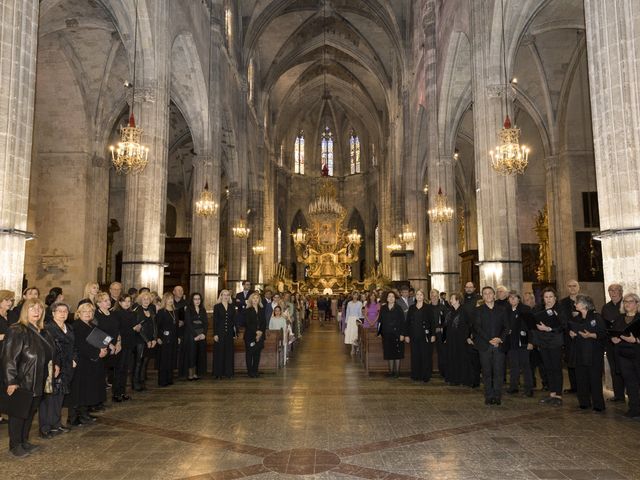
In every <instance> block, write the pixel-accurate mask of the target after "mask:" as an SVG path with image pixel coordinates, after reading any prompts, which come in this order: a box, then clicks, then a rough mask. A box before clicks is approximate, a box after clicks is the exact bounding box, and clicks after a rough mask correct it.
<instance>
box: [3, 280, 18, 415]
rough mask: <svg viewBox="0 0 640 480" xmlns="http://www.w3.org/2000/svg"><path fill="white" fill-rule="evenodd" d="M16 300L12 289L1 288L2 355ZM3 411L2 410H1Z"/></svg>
mask: <svg viewBox="0 0 640 480" xmlns="http://www.w3.org/2000/svg"><path fill="white" fill-rule="evenodd" d="M14 301H15V295H14V294H13V292H12V291H11V290H0V356H1V355H2V344H3V343H4V339H5V336H6V335H7V332H8V331H9V314H10V312H11V307H12V306H13V302H14ZM0 358H1V357H0ZM0 388H4V381H3V379H2V376H0ZM1 413H2V410H0V414H1ZM4 424H6V420H5V419H4V418H2V416H1V415H0V425H4Z"/></svg>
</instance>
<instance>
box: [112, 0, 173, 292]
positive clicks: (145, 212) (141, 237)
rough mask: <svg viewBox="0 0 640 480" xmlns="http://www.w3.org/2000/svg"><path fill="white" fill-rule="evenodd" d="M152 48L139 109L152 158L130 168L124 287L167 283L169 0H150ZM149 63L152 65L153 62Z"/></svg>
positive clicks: (140, 76)
mask: <svg viewBox="0 0 640 480" xmlns="http://www.w3.org/2000/svg"><path fill="white" fill-rule="evenodd" d="M147 9H148V14H149V18H148V20H149V26H150V29H151V31H150V32H148V31H147V30H141V33H139V35H138V38H140V37H141V36H143V35H144V34H145V33H146V34H152V35H153V43H152V47H151V48H152V49H153V50H152V51H151V52H148V51H141V52H139V56H138V60H140V61H139V62H138V68H139V70H138V73H137V80H136V81H137V83H138V85H136V86H135V87H134V88H136V94H135V101H136V103H135V105H134V112H135V115H136V123H137V124H138V125H139V126H140V127H142V128H143V129H144V132H143V134H142V143H143V144H145V145H146V146H148V147H149V164H148V165H147V167H146V168H145V169H144V171H142V172H141V173H138V174H128V175H127V180H126V199H125V211H124V245H123V251H122V281H123V283H124V286H125V288H129V287H136V288H139V287H149V288H150V289H151V290H152V291H154V290H155V291H157V292H158V293H161V292H162V289H163V285H164V245H165V236H166V232H165V214H166V213H165V212H166V208H167V163H168V133H169V108H168V106H169V75H168V67H169V51H170V49H169V38H168V32H169V28H168V25H167V22H168V13H169V12H168V7H167V0H156V1H154V2H150V3H148V4H147ZM149 64H150V65H149Z"/></svg>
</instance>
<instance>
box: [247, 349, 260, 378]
mask: <svg viewBox="0 0 640 480" xmlns="http://www.w3.org/2000/svg"><path fill="white" fill-rule="evenodd" d="M245 349H246V353H245V358H246V360H247V373H248V374H249V376H250V377H251V376H256V375H258V367H259V366H260V353H261V352H262V346H259V345H254V346H253V347H250V346H249V345H248V344H246V345H245Z"/></svg>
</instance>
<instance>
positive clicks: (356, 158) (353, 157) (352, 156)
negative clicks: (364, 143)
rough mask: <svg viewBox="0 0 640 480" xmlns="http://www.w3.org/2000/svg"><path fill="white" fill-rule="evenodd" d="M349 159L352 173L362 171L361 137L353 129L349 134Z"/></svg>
mask: <svg viewBox="0 0 640 480" xmlns="http://www.w3.org/2000/svg"><path fill="white" fill-rule="evenodd" d="M349 160H350V164H351V174H352V175H353V174H354V173H360V139H359V138H358V135H356V133H355V132H353V131H352V132H351V135H349Z"/></svg>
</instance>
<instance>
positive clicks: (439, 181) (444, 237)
mask: <svg viewBox="0 0 640 480" xmlns="http://www.w3.org/2000/svg"><path fill="white" fill-rule="evenodd" d="M428 177H429V208H434V207H435V205H436V198H437V195H438V190H439V189H440V188H441V189H442V192H443V193H444V194H445V195H447V203H448V206H449V207H451V208H453V209H454V215H453V219H452V220H451V221H450V222H445V223H436V222H431V221H430V222H429V242H430V245H431V287H432V288H435V289H437V290H439V291H441V292H447V293H451V292H457V291H459V290H460V258H459V257H458V236H457V215H456V213H455V209H456V186H455V171H454V165H453V158H452V157H451V156H444V157H440V158H439V159H438V161H437V162H436V163H435V165H432V166H431V168H429V170H428Z"/></svg>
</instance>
